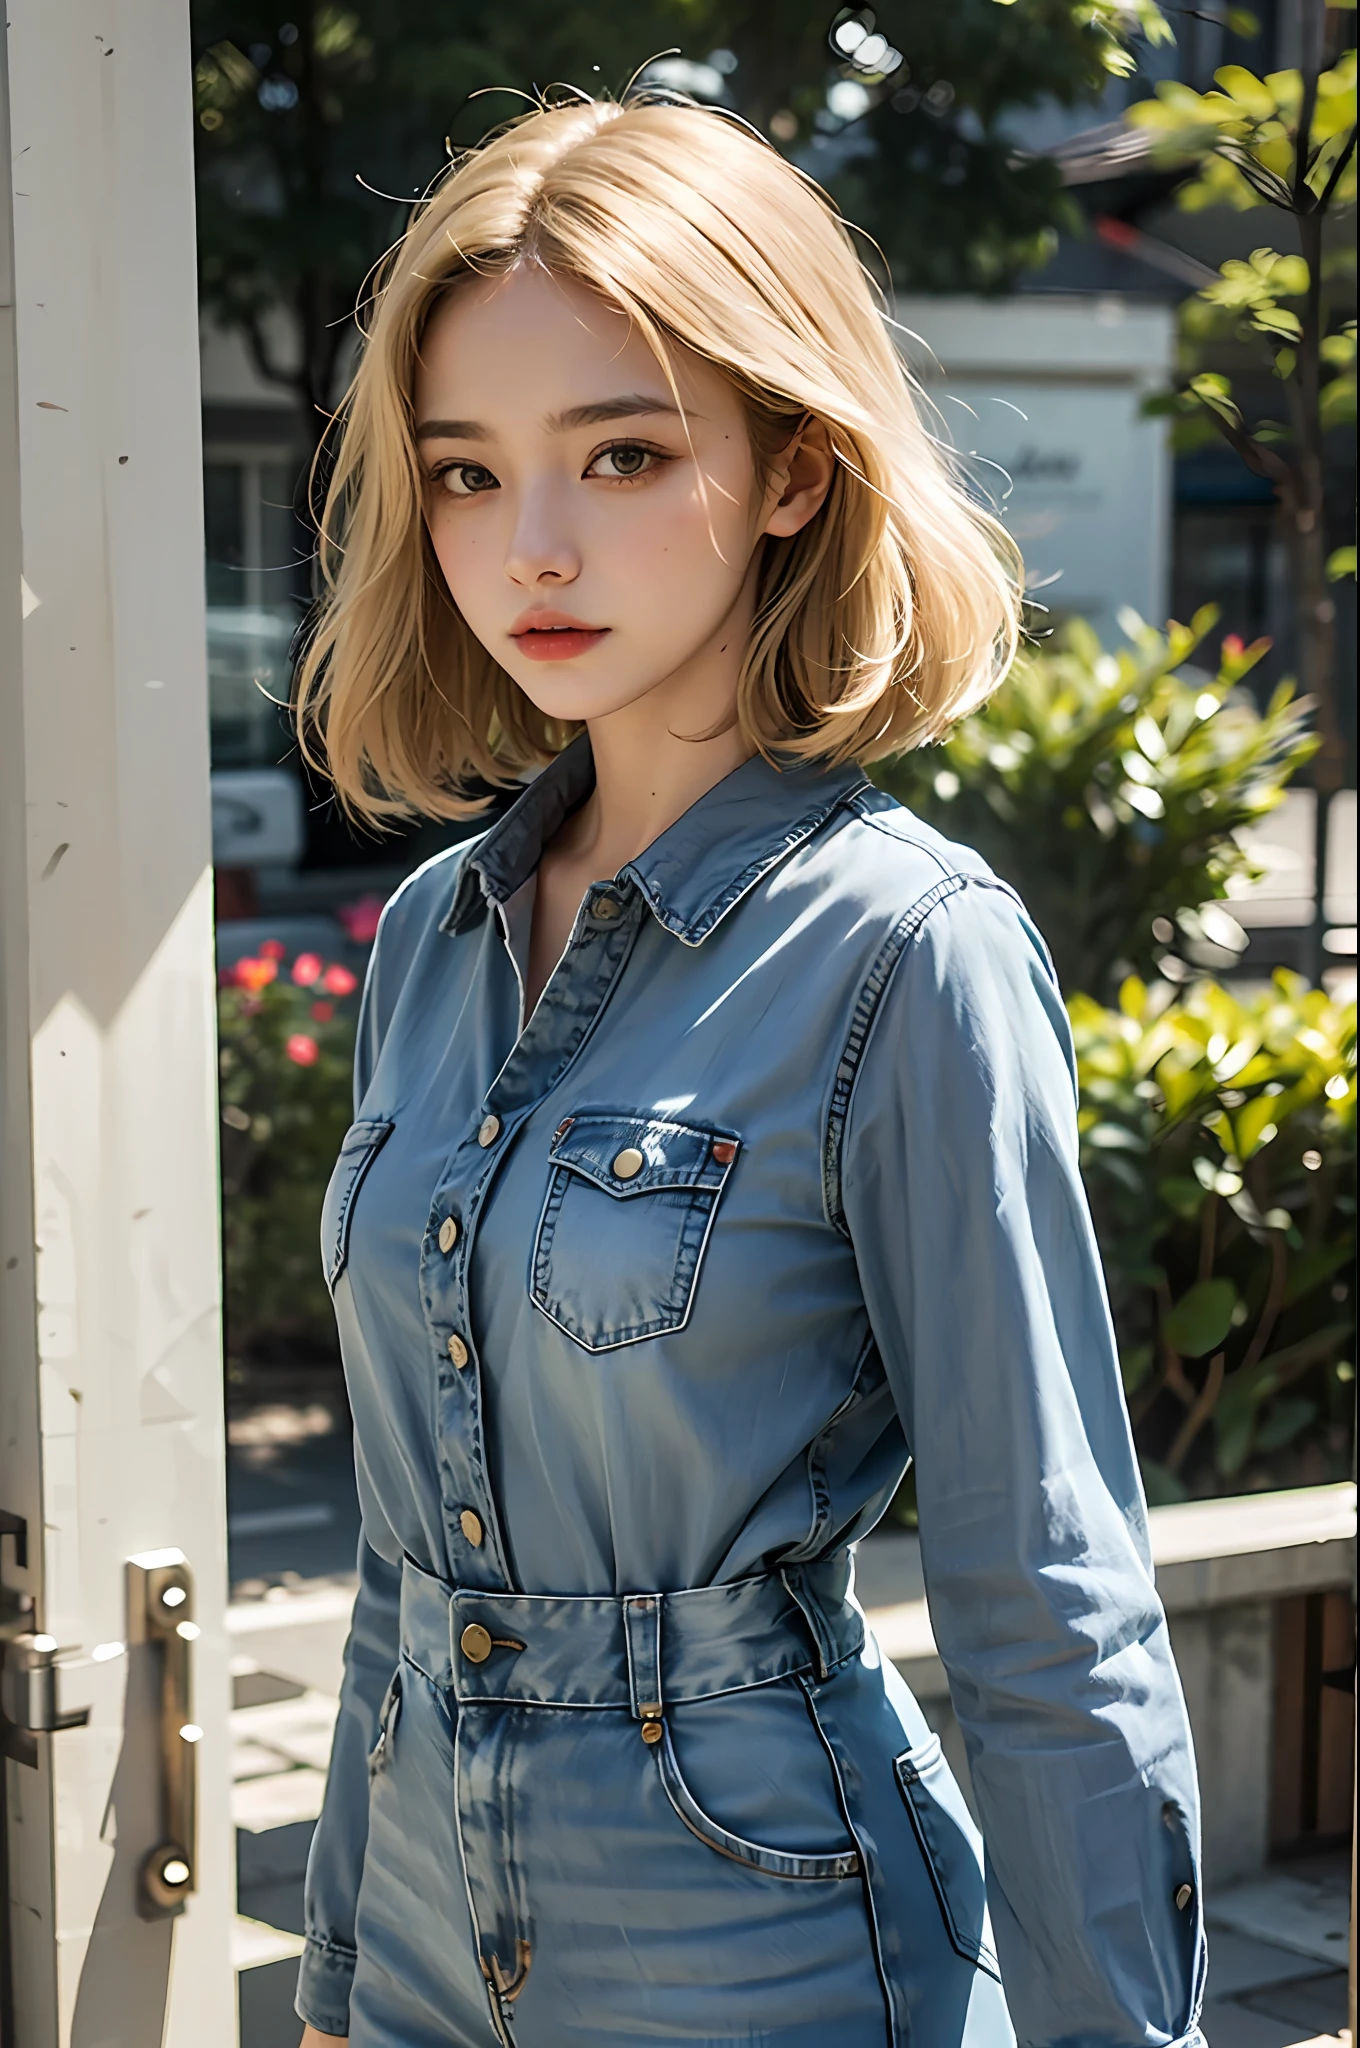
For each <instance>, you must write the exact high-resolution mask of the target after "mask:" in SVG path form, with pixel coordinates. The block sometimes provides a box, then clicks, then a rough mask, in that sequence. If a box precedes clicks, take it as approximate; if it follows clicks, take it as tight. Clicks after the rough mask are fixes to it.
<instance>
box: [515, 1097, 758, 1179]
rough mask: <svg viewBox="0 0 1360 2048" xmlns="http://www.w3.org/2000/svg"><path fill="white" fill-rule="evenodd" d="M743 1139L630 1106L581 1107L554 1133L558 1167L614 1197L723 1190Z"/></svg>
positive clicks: (555, 1158) (731, 1133)
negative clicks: (642, 1113)
mask: <svg viewBox="0 0 1360 2048" xmlns="http://www.w3.org/2000/svg"><path fill="white" fill-rule="evenodd" d="M740 1149H741V1140H740V1139H739V1138H738V1137H737V1136H736V1135H735V1134H734V1133H733V1132H731V1131H717V1130H705V1129H704V1128H703V1127H702V1126H701V1125H699V1124H681V1123H673V1122H670V1121H669V1120H668V1119H666V1118H664V1117H651V1116H635V1115H634V1116H630V1115H629V1114H628V1112H627V1111H625V1110H597V1109H583V1110H578V1111H577V1112H576V1113H575V1114H574V1115H572V1116H569V1117H564V1118H563V1120H562V1122H561V1123H560V1124H559V1125H558V1127H557V1130H556V1132H555V1133H554V1136H553V1141H552V1147H551V1157H552V1160H553V1163H554V1165H557V1166H565V1167H569V1168H570V1169H571V1171H572V1172H573V1173H579V1174H580V1175H581V1176H582V1178H583V1179H585V1180H588V1181H590V1182H592V1183H593V1185H594V1186H595V1187H597V1188H602V1189H603V1190H604V1192H605V1193H606V1194H609V1195H621V1196H627V1195H645V1194H655V1193H656V1192H657V1190H658V1189H661V1188H712V1189H713V1190H715V1191H716V1190H718V1189H720V1188H721V1187H722V1184H723V1182H724V1181H725V1180H726V1179H727V1176H728V1174H729V1173H730V1172H731V1171H732V1164H733V1161H734V1160H735V1159H736V1156H737V1153H738V1152H739V1151H740Z"/></svg>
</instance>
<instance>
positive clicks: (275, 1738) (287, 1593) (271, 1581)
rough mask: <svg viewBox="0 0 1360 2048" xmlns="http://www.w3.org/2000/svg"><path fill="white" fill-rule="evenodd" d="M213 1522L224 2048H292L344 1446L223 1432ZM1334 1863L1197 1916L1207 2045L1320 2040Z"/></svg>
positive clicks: (295, 1426)
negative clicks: (224, 1789) (225, 1700)
mask: <svg viewBox="0 0 1360 2048" xmlns="http://www.w3.org/2000/svg"><path fill="white" fill-rule="evenodd" d="M232 1437H233V1444H232V1452H231V1460H230V1466H229V1474H228V1499H229V1503H230V1511H231V1559H232V1579H233V1587H234V1592H233V1605H232V1608H231V1611H230V1617H229V1621H230V1627H231V1630H232V1636H233V1650H234V1653H235V1654H234V1658H233V1666H232V1670H233V1684H234V1687H235V1713H234V1716H233V1724H234V1725H233V1735H234V1742H235V1772H234V1776H235V1789H234V1795H233V1803H234V1815H235V1820H236V1829H237V1834H236V1840H237V1868H238V1881H239V1892H238V1909H239V1915H240V1917H239V1918H238V1921H237V1942H236V1951H237V1964H238V1970H239V1977H238V1983H239V1987H240V2011H241V2042H242V2048H297V2042H298V2037H299V2034H300V2031H301V2029H300V2027H299V2024H298V2021H297V2019H296V2018H295V2017H294V2015H293V2011H292V1997H293V1986H294V1983H295V1982H296V1974H297V1961H296V1958H297V1954H298V1952H299V1950H300V1948H301V1945H302V1944H301V1932H302V1879H303V1873H304V1871H305V1868H306V1861H307V1847H308V1844H309V1842H310V1840H311V1835H312V1827H313V1824H314V1822H315V1819H316V1816H317V1813H318V1812H319V1811H320V1805H321V1792H322V1788H323V1786H324V1783H325V1769H326V1759H327V1756H328V1754H329V1749H330V1738H331V1728H332V1725H333V1722H334V1719H335V1706H336V1693H337V1691H338V1688H339V1683H340V1670H341V1655H342V1651H343V1648H344V1640H345V1632H346V1628H347V1625H348V1616H349V1608H350V1604H351V1602H352V1599H353V1594H354V1578H353V1570H352V1566H353V1557H354V1547H355V1541H356V1538H357V1533H358V1513H357V1509H356V1507H355V1503H354V1487H353V1478H352V1472H351V1466H350V1447H349V1440H348V1437H347V1435H345V1433H344V1432H343V1431H340V1430H336V1429H335V1428H334V1427H333V1425H332V1420H331V1418H330V1417H329V1416H328V1415H327V1413H326V1411H325V1410H324V1409H323V1408H317V1409H314V1410H307V1409H303V1410H299V1409H296V1408H290V1409H282V1408H281V1409H278V1410H274V1411H269V1410H265V1411H261V1412H260V1413H259V1414H257V1415H256V1416H253V1417H251V1418H250V1420H249V1422H248V1423H245V1424H241V1423H238V1424H235V1425H233V1430H232ZM1349 1875H1350V1872H1349V1858H1348V1857H1345V1856H1334V1857H1329V1858H1324V1859H1318V1860H1316V1861H1311V1862H1306V1863H1303V1862H1300V1863H1294V1864H1290V1865H1286V1866H1282V1867H1281V1868H1278V1869H1275V1870H1272V1871H1270V1872H1269V1873H1268V1874H1267V1875H1266V1876H1265V1877H1263V1878H1262V1879H1260V1880H1259V1881H1257V1882H1254V1883H1252V1884H1248V1885H1240V1886H1237V1887H1235V1888H1234V1889H1233V1890H1231V1891H1227V1892H1223V1893H1220V1894H1219V1895H1218V1897H1217V1898H1216V1899H1214V1900H1213V1902H1212V1905H1211V1908H1210V1913H1209V1925H1210V1970H1209V1999H1208V2003H1207V2006H1206V2009H1205V2015H1204V2028H1205V2033H1206V2035H1207V2037H1208V2040H1209V2043H1210V2048H1297V2044H1302V2043H1305V2042H1307V2043H1315V2042H1328V2041H1338V2040H1339V2037H1340V2035H1341V2029H1342V2028H1343V2026H1344V2024H1345V2018H1346V1973H1345V1966H1346V1915H1347V1905H1348V1896H1349V1892H1348V1886H1349Z"/></svg>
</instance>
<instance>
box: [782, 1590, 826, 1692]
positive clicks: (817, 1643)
mask: <svg viewBox="0 0 1360 2048" xmlns="http://www.w3.org/2000/svg"><path fill="white" fill-rule="evenodd" d="M779 1576H780V1578H781V1579H782V1580H783V1582H784V1591H785V1592H786V1593H787V1594H788V1596H789V1598H790V1600H792V1601H794V1602H795V1603H796V1605H797V1606H798V1608H799V1609H800V1610H801V1612H802V1616H803V1619H804V1621H805V1622H806V1623H807V1625H808V1628H809V1629H810V1631H811V1633H812V1647H813V1650H814V1651H815V1652H816V1656H817V1676H818V1678H822V1679H825V1678H829V1677H830V1675H831V1666H832V1665H833V1664H834V1663H835V1662H836V1661H837V1644H836V1639H835V1637H834V1636H833V1635H832V1632H831V1629H830V1627H829V1626H828V1623H827V1619H826V1615H825V1614H824V1612H823V1610H822V1604H821V1602H820V1600H819V1599H818V1598H817V1595H816V1593H815V1592H814V1591H813V1589H812V1587H811V1586H810V1585H809V1584H808V1582H807V1577H806V1574H805V1573H804V1571H803V1567H802V1566H801V1565H797V1564H786V1565H781V1566H780V1570H779Z"/></svg>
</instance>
